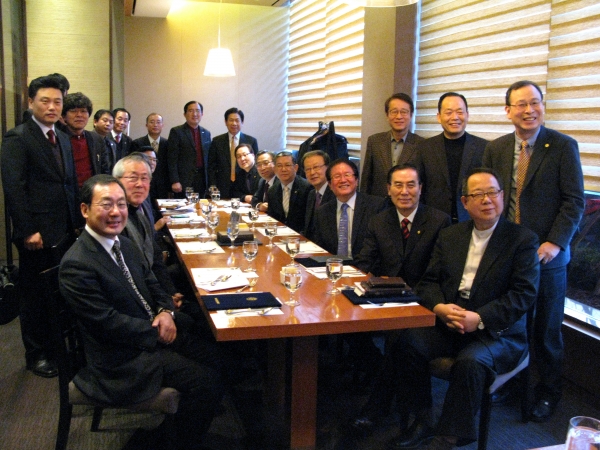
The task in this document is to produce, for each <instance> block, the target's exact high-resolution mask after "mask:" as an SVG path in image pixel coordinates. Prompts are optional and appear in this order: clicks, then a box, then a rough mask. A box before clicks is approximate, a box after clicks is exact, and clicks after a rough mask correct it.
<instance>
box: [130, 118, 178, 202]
mask: <svg viewBox="0 0 600 450" xmlns="http://www.w3.org/2000/svg"><path fill="white" fill-rule="evenodd" d="M146 129H147V130H148V134H147V135H146V136H142V137H140V138H137V139H134V140H133V143H132V146H131V151H132V152H140V151H142V150H141V149H142V147H147V146H150V147H152V149H153V150H154V157H155V158H157V163H156V164H155V166H156V170H155V171H154V173H153V174H152V184H153V187H154V193H155V196H154V198H167V197H168V193H169V192H170V191H171V184H170V183H169V171H168V167H167V164H168V162H167V150H168V146H169V141H168V139H167V138H164V137H162V136H161V135H160V134H161V133H162V129H163V118H162V116H161V115H160V114H158V113H150V114H148V117H146Z"/></svg>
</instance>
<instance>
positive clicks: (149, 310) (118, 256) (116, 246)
mask: <svg viewBox="0 0 600 450" xmlns="http://www.w3.org/2000/svg"><path fill="white" fill-rule="evenodd" d="M112 251H113V253H114V254H115V258H116V259H117V263H118V264H119V267H120V268H121V271H122V272H123V275H125V278H127V281H128V282H129V284H130V285H131V287H132V288H133V290H134V291H135V293H136V294H137V296H138V298H139V299H140V301H141V302H142V305H144V309H145V310H146V312H147V313H148V316H150V320H154V312H153V311H152V308H151V307H150V305H149V304H148V302H147V301H146V299H144V297H143V296H142V294H140V291H139V290H138V288H137V286H136V285H135V281H133V277H132V276H131V273H130V272H129V269H128V268H127V266H126V265H125V261H124V260H123V254H122V253H121V244H120V242H119V241H115V243H114V245H113V248H112Z"/></svg>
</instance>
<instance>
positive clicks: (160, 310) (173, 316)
mask: <svg viewBox="0 0 600 450" xmlns="http://www.w3.org/2000/svg"><path fill="white" fill-rule="evenodd" d="M163 312H166V313H168V314H171V317H172V318H173V320H175V312H174V311H171V310H170V309H167V308H158V314H160V313H163ZM480 320H481V319H480Z"/></svg>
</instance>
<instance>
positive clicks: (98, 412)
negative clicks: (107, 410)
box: [91, 406, 103, 431]
mask: <svg viewBox="0 0 600 450" xmlns="http://www.w3.org/2000/svg"><path fill="white" fill-rule="evenodd" d="M102 409H103V408H102V407H101V406H95V407H94V416H93V417H92V428H91V431H98V428H100V420H102Z"/></svg>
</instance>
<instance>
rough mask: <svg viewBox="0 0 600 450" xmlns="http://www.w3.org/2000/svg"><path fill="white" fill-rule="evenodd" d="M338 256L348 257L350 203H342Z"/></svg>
mask: <svg viewBox="0 0 600 450" xmlns="http://www.w3.org/2000/svg"><path fill="white" fill-rule="evenodd" d="M337 254H338V255H344V256H347V255H348V203H342V212H341V214H340V226H339V227H338V248H337Z"/></svg>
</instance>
